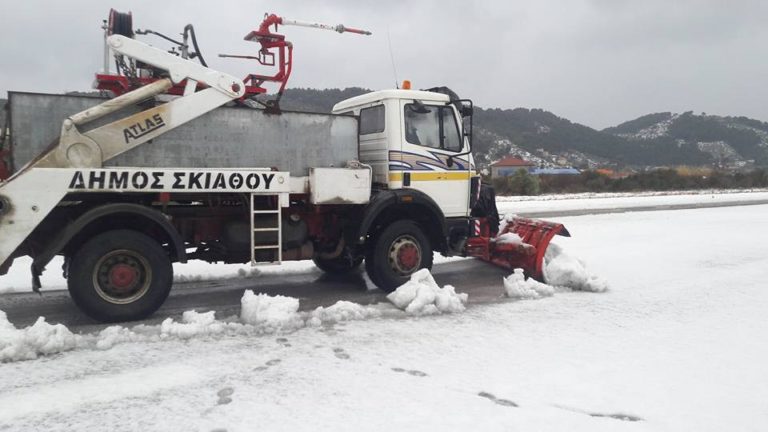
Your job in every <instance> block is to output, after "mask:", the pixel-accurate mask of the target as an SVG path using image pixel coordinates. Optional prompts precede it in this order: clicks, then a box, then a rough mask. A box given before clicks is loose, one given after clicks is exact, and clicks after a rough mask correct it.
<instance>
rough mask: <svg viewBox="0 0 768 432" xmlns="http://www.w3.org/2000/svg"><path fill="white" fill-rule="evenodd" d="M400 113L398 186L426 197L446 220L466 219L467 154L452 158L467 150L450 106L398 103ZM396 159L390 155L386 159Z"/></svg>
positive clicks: (468, 176) (468, 180) (467, 193)
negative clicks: (453, 218) (400, 171)
mask: <svg viewBox="0 0 768 432" xmlns="http://www.w3.org/2000/svg"><path fill="white" fill-rule="evenodd" d="M400 112H401V113H402V116H403V128H402V131H403V132H402V134H403V136H402V137H401V142H402V147H401V148H402V151H401V152H400V155H399V156H400V157H399V161H400V163H399V164H398V165H400V169H401V170H402V174H401V175H402V187H404V188H407V187H410V188H413V189H417V190H420V191H422V192H424V193H425V194H427V195H429V196H430V197H431V198H432V199H434V200H435V202H436V203H437V204H438V205H439V206H440V208H441V209H442V211H443V213H444V214H445V216H446V217H458V216H468V213H469V191H470V163H469V155H466V154H465V155H463V156H459V157H455V155H457V154H460V153H464V152H466V151H467V150H468V149H466V148H465V140H464V139H463V136H462V135H461V133H460V128H459V124H460V123H459V117H458V115H457V112H456V109H455V108H454V106H453V105H451V104H441V105H427V104H422V103H420V102H415V101H414V102H411V101H401V110H400ZM396 156H397V155H390V160H395V159H398V158H397V157H396ZM451 156H454V157H451ZM396 175H400V174H399V173H398V174H396Z"/></svg>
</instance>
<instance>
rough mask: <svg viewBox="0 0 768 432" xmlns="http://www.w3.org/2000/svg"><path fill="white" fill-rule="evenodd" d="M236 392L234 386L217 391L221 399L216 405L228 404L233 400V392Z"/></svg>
mask: <svg viewBox="0 0 768 432" xmlns="http://www.w3.org/2000/svg"><path fill="white" fill-rule="evenodd" d="M234 393H235V389H233V388H232V387H224V388H223V389H221V390H219V391H218V392H217V393H216V396H218V397H219V400H218V401H217V402H216V405H226V404H228V403H230V402H232V397H231V396H232V394H234Z"/></svg>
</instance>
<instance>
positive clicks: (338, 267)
mask: <svg viewBox="0 0 768 432" xmlns="http://www.w3.org/2000/svg"><path fill="white" fill-rule="evenodd" d="M312 261H313V262H314V263H315V265H316V266H317V267H318V268H319V269H320V270H322V271H324V272H326V273H328V274H333V275H343V274H347V273H351V272H353V271H355V270H357V269H358V268H359V267H360V264H362V263H363V257H362V256H360V257H354V258H353V257H350V256H348V255H347V254H346V253H342V254H341V255H339V256H337V257H336V258H331V259H322V258H320V257H315V258H312Z"/></svg>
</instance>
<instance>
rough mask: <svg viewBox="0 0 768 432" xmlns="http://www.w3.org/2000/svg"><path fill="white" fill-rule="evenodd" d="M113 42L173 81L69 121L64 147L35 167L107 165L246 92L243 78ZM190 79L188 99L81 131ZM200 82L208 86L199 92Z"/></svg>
mask: <svg viewBox="0 0 768 432" xmlns="http://www.w3.org/2000/svg"><path fill="white" fill-rule="evenodd" d="M107 42H108V44H109V46H110V47H111V48H112V49H113V50H114V51H116V52H118V53H120V54H123V55H126V56H128V57H131V58H134V59H136V60H138V61H141V62H143V63H146V64H150V65H152V66H154V67H157V68H159V69H163V70H166V71H168V75H169V78H164V79H161V80H158V81H156V82H154V83H152V84H149V85H146V86H144V87H140V88H138V89H136V90H134V91H132V92H129V93H126V94H124V95H121V96H119V97H117V98H115V99H111V100H109V101H106V102H104V103H102V104H100V105H97V106H95V107H93V108H89V109H87V110H85V111H83V112H80V113H77V114H75V115H73V116H71V117H69V118H68V119H66V120H64V124H63V125H62V128H61V136H60V139H59V143H58V145H56V146H55V147H53V148H51V149H50V150H49V151H48V152H47V153H46V154H44V155H43V156H42V157H41V158H39V159H38V160H37V161H35V162H33V163H32V166H36V167H40V168H44V167H47V168H65V167H90V168H98V167H101V166H102V165H103V162H104V161H107V160H109V159H111V158H113V157H115V156H117V155H119V154H121V153H124V152H126V151H128V150H130V149H132V148H134V147H136V146H139V145H141V144H143V143H145V142H147V141H149V140H151V139H154V138H156V137H157V136H159V135H162V134H164V133H165V132H168V131H170V130H172V129H173V128H175V127H177V126H181V125H182V124H184V123H186V122H188V121H190V120H193V119H195V118H197V117H199V116H201V115H203V114H205V113H207V112H209V111H211V110H213V109H215V108H217V107H219V106H221V105H223V104H225V103H227V102H229V101H231V100H234V99H237V98H239V97H241V96H242V95H243V93H244V91H245V90H244V87H245V86H244V85H243V82H242V80H240V79H238V78H235V77H233V76H231V75H228V74H224V73H221V72H217V71H215V70H212V69H209V68H207V67H205V66H202V65H200V64H199V63H195V62H192V61H189V60H186V59H183V58H180V57H177V56H174V55H172V54H169V53H167V52H165V51H162V50H160V49H157V48H154V47H151V46H149V45H147V44H145V43H143V42H139V41H137V40H134V39H130V38H127V37H125V36H121V35H112V36H110V37H109V38H108V39H107ZM185 79H186V80H187V86H186V89H185V92H184V96H182V97H179V98H177V99H175V100H173V101H171V102H169V103H166V104H162V105H158V106H155V107H153V108H150V109H147V110H144V111H141V112H139V113H136V114H133V115H130V116H128V117H125V118H122V119H120V120H117V121H114V122H112V123H109V124H106V125H104V126H101V127H98V128H95V129H92V130H90V131H88V132H82V133H81V132H80V131H79V130H78V126H80V125H83V124H86V123H88V122H91V121H94V120H97V119H99V118H101V117H104V116H106V115H108V114H110V113H113V112H115V111H119V110H121V109H123V108H125V107H128V106H131V105H135V104H137V103H139V102H141V101H143V100H146V99H149V98H152V97H154V96H156V95H158V94H161V93H164V92H165V91H166V90H168V89H169V88H170V87H171V86H172V85H173V84H177V83H180V82H182V81H183V80H185ZM198 82H200V83H202V84H204V85H205V86H207V88H205V89H203V90H200V91H197V92H195V89H196V88H197V83H198Z"/></svg>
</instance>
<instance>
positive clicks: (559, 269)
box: [544, 244, 608, 292]
mask: <svg viewBox="0 0 768 432" xmlns="http://www.w3.org/2000/svg"><path fill="white" fill-rule="evenodd" d="M544 280H545V281H546V282H547V283H548V284H550V285H555V286H562V287H568V288H571V289H575V290H579V291H591V292H604V291H607V290H608V281H606V280H605V279H603V278H601V277H599V276H597V275H594V274H592V273H590V272H589V271H588V270H587V266H586V264H584V262H582V261H581V260H579V259H577V258H574V257H572V256H570V255H568V254H567V253H565V252H563V249H562V248H561V247H560V246H558V245H556V244H550V245H549V247H548V248H547V252H546V253H545V254H544Z"/></svg>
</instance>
